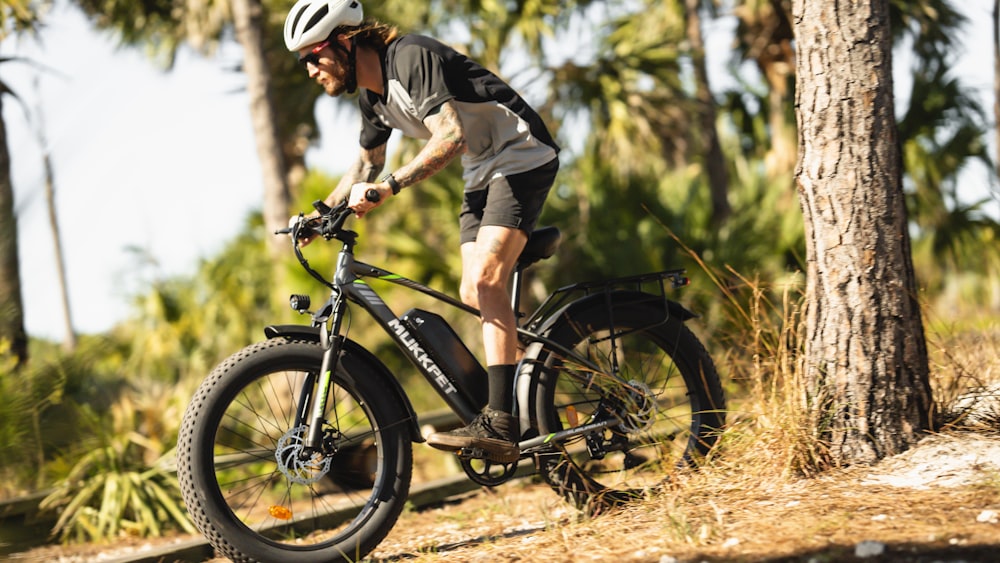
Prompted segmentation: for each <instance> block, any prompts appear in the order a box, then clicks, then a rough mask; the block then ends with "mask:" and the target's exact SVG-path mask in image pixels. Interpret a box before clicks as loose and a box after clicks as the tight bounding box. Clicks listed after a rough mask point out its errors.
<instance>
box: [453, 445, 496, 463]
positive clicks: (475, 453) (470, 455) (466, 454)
mask: <svg viewBox="0 0 1000 563" xmlns="http://www.w3.org/2000/svg"><path fill="white" fill-rule="evenodd" d="M455 455H457V456H458V459H460V460H462V461H468V460H470V459H487V455H488V454H487V453H486V450H484V449H482V448H462V449H460V450H458V451H456V452H455Z"/></svg>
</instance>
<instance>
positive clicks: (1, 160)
mask: <svg viewBox="0 0 1000 563" xmlns="http://www.w3.org/2000/svg"><path fill="white" fill-rule="evenodd" d="M3 94H4V93H3V92H2V91H0V339H3V340H7V341H8V342H10V350H11V352H12V353H13V354H14V357H16V358H17V360H18V364H19V365H20V364H23V363H24V362H26V361H27V360H28V335H27V333H26V332H25V331H24V302H23V301H22V299H21V270H20V262H19V259H18V254H17V215H16V214H15V213H14V185H13V182H12V181H11V177H10V152H9V151H8V150H7V125H6V124H5V123H4V121H3Z"/></svg>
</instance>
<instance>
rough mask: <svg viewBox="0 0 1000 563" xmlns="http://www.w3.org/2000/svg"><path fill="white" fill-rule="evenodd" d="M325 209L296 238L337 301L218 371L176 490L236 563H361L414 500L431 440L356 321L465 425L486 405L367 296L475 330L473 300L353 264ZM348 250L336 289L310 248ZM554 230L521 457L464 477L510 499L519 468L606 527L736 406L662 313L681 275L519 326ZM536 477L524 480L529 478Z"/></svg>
mask: <svg viewBox="0 0 1000 563" xmlns="http://www.w3.org/2000/svg"><path fill="white" fill-rule="evenodd" d="M314 207H316V209H317V210H318V211H319V216H318V217H314V218H306V217H304V216H302V215H300V216H299V218H298V220H297V221H295V222H294V224H293V225H292V226H290V227H289V229H285V230H283V231H281V232H282V233H285V234H290V235H291V240H292V247H293V250H294V252H295V255H296V257H297V258H298V260H299V262H300V264H301V265H302V267H303V268H304V269H305V270H306V271H307V272H309V274H310V275H311V276H312V277H313V278H315V279H316V280H317V281H319V282H320V283H322V284H323V285H324V286H326V287H327V288H329V290H330V297H329V299H327V301H326V302H325V303H324V304H323V305H322V306H320V307H318V308H317V309H316V310H315V311H309V308H310V303H309V299H308V298H307V297H306V296H302V295H293V296H292V298H291V300H290V304H291V306H292V308H293V309H295V310H297V311H299V312H300V313H303V314H309V315H310V317H311V323H310V324H309V325H273V326H268V327H265V329H264V333H265V336H266V339H265V340H263V341H261V342H258V343H256V344H252V345H250V346H247V347H246V348H244V349H242V350H240V351H238V352H236V353H235V354H233V355H232V356H230V357H229V358H228V359H226V360H224V361H223V362H222V363H221V364H219V365H218V366H217V367H216V368H215V369H214V370H213V371H212V372H211V373H210V374H209V375H208V376H207V377H206V378H205V380H204V381H203V382H202V383H201V385H200V387H199V388H198V390H197V391H196V393H195V395H194V397H193V398H192V400H191V402H190V404H189V405H188V407H187V410H186V411H185V414H184V418H183V421H182V424H181V429H180V433H179V437H178V447H177V474H178V479H179V482H180V486H181V491H182V495H183V498H184V501H185V504H186V506H187V509H188V512H189V513H190V515H191V517H192V519H193V521H194V523H195V525H196V526H197V528H198V529H199V530H200V531H201V532H202V533H203V534H204V535H205V537H206V538H207V539H208V540H209V542H210V543H211V544H212V545H213V546H214V547H215V548H216V549H217V550H218V551H219V552H220V553H222V554H223V555H225V556H226V557H229V558H230V559H232V560H233V561H237V562H239V561H262V562H267V563H271V562H283V563H284V562H287V563H313V562H320V561H322V562H329V561H356V560H359V559H361V558H363V557H364V556H365V555H366V554H368V553H370V552H371V551H372V550H374V549H375V548H376V546H377V545H378V544H379V542H381V541H382V540H383V539H384V538H385V537H386V535H388V533H389V531H390V529H391V528H392V527H393V525H394V524H395V523H396V520H397V519H398V517H399V515H400V513H401V511H402V510H403V508H404V505H405V503H406V500H407V495H408V493H409V488H410V482H411V474H412V469H413V468H412V465H413V450H412V447H413V444H414V443H421V442H423V441H424V439H423V437H422V435H421V432H420V428H419V426H418V422H417V415H416V413H415V412H414V409H413V406H412V405H411V403H410V400H409V398H408V396H407V393H406V390H405V389H404V388H403V386H402V385H401V383H400V382H399V380H398V379H397V378H396V376H395V375H394V374H393V373H392V372H390V370H389V369H388V368H387V367H386V366H385V364H384V363H382V362H381V361H380V360H379V359H378V358H377V357H376V356H375V355H374V354H372V353H371V352H369V351H368V350H366V349H365V348H364V347H362V346H361V345H360V344H358V343H357V342H355V341H353V340H351V339H350V338H349V337H348V336H347V332H348V330H347V329H348V328H349V322H348V321H347V320H345V319H347V317H348V315H349V312H350V311H351V310H353V308H358V307H359V308H361V309H363V310H364V311H365V312H366V313H368V314H369V315H370V316H371V317H372V318H373V319H374V320H375V321H376V323H377V324H379V325H380V326H381V327H382V328H383V329H384V330H385V332H386V333H387V335H388V336H389V337H390V338H391V339H392V340H393V341H395V343H396V344H397V345H398V346H399V348H400V349H401V350H402V351H403V354H404V355H405V356H406V357H407V358H408V359H409V360H410V362H411V363H412V364H413V365H414V366H415V367H416V368H417V370H418V371H419V372H420V373H421V374H423V376H424V377H425V378H426V380H427V381H428V382H429V384H430V385H431V386H432V387H433V388H434V390H435V391H436V392H437V393H438V394H439V395H440V396H441V398H442V399H444V402H445V403H446V404H447V405H448V406H449V407H450V409H451V410H453V411H454V412H455V414H456V415H458V417H459V419H461V420H462V422H463V423H466V424H467V423H469V422H470V421H472V419H473V418H475V416H476V415H477V414H478V413H479V411H480V410H481V409H482V407H483V406H485V404H486V402H487V378H486V373H485V370H484V369H483V367H482V366H481V365H480V364H479V363H478V361H477V360H476V358H475V357H474V356H473V355H472V354H471V353H470V352H469V350H468V348H467V347H466V346H465V345H464V343H463V342H462V341H461V339H460V338H459V337H458V336H457V335H456V334H455V332H454V331H453V330H452V329H451V327H450V326H448V324H447V323H446V322H445V321H444V320H443V319H442V318H441V317H440V316H438V315H436V314H435V313H433V312H430V311H425V310H422V309H417V308H414V309H411V310H409V311H407V312H406V313H404V314H403V315H396V314H395V313H394V312H392V310H390V308H389V307H388V306H387V305H386V303H385V302H384V301H383V300H382V298H381V297H379V295H378V293H377V292H376V291H375V289H373V288H372V287H371V286H370V285H369V283H368V281H367V280H369V279H378V280H384V281H386V282H390V283H394V284H398V285H401V286H404V287H406V288H409V289H412V290H415V291H418V292H420V293H423V294H425V295H428V296H431V297H433V298H434V299H436V300H437V301H440V302H442V303H443V304H447V305H449V306H451V307H455V308H457V309H459V310H462V311H465V312H466V313H469V314H472V315H476V316H478V314H479V312H478V311H477V310H476V309H474V308H472V307H469V306H467V305H465V304H464V303H462V302H461V301H459V300H457V299H455V298H453V297H451V296H449V295H446V294H444V293H441V292H439V291H436V290H434V289H431V288H429V287H427V286H424V285H422V284H420V283H418V282H415V281H412V280H410V279H407V278H405V277H402V276H399V275H397V274H394V273H392V272H389V271H387V270H384V269H382V268H379V267H376V266H371V265H369V264H365V263H363V262H360V261H358V260H355V255H354V249H355V245H356V243H357V238H358V234H357V233H356V232H354V231H351V230H348V229H346V228H344V223H345V221H346V220H347V218H348V217H349V216H350V215H351V214H352V211H351V210H350V209H348V208H346V205H344V204H341V205H339V206H337V207H336V208H330V207H328V206H326V205H325V204H323V203H322V202H316V203H315V204H314ZM306 234H312V235H319V236H322V237H323V238H324V239H326V240H328V241H329V240H337V241H340V242H341V243H342V244H343V247H342V249H341V250H340V252H339V254H338V257H337V263H336V268H335V272H334V275H333V277H332V279H329V280H328V279H326V278H324V277H323V276H322V275H321V274H320V273H318V272H317V271H315V270H314V269H313V268H312V267H311V266H310V265H309V263H308V261H307V260H306V259H305V257H304V256H303V254H302V251H301V245H300V244H299V239H300V238H301V237H303V236H305V235H306ZM559 238H560V234H559V231H558V229H556V228H554V227H545V228H542V229H539V230H537V231H535V232H534V233H532V235H531V236H530V238H529V242H528V244H527V245H526V247H525V250H524V252H523V253H522V255H521V257H520V258H519V261H518V263H517V266H516V268H515V272H514V274H513V279H512V283H511V286H512V290H511V296H512V303H513V306H514V310H515V312H517V316H518V318H519V323H518V324H519V327H518V335H519V339H520V342H521V345H522V346H523V347H524V354H523V359H522V360H521V361H520V363H519V364H518V369H517V378H516V383H515V402H516V406H515V408H514V411H515V412H514V413H513V414H514V415H515V416H517V417H518V419H519V421H520V428H521V440H520V442H519V449H520V459H519V460H518V461H517V462H514V463H506V464H504V463H494V462H491V461H489V460H488V459H485V458H486V457H488V456H487V455H486V454H485V452H482V451H475V450H471V451H469V450H462V451H457V452H455V453H456V454H457V456H458V460H459V463H460V464H461V467H462V469H463V470H464V471H465V473H466V475H467V476H468V477H469V478H470V479H472V480H473V481H475V482H476V483H478V484H481V485H484V486H497V485H500V484H502V483H504V482H506V481H508V480H510V479H513V478H515V477H516V476H517V475H516V473H517V471H516V470H517V466H518V463H519V462H520V461H525V460H530V461H531V462H532V463H533V464H534V471H535V472H536V473H537V474H538V475H539V476H540V477H541V478H542V479H543V480H544V481H545V482H546V483H547V484H549V485H550V486H551V487H552V488H553V490H554V491H556V492H557V493H558V494H560V495H561V496H562V497H564V498H565V499H566V500H567V501H569V502H570V503H572V504H574V505H575V506H577V507H579V508H580V509H582V510H586V511H588V512H590V513H595V514H596V513H599V512H601V511H604V510H607V509H609V508H611V507H614V506H618V505H620V504H622V503H626V502H629V501H630V500H633V499H636V498H640V497H642V496H643V495H645V494H647V493H648V492H649V491H651V490H655V489H656V488H658V487H660V486H662V485H663V484H664V482H665V481H666V479H667V475H668V474H669V473H670V471H671V469H672V468H674V467H678V466H684V465H690V464H691V463H693V461H694V460H695V458H696V457H697V456H700V455H704V454H706V453H707V452H708V451H709V450H710V449H711V447H712V446H713V445H714V443H715V442H716V440H717V438H718V435H719V431H720V429H721V428H722V426H723V424H724V421H725V414H724V413H725V397H724V395H723V391H722V385H721V383H720V381H719V376H718V373H717V372H716V368H715V365H714V364H713V362H712V359H711V358H710V357H709V354H708V352H707V351H706V350H705V347H704V346H703V345H702V344H701V342H700V341H699V340H698V338H697V337H696V336H695V335H694V334H693V333H692V332H691V330H690V329H689V328H688V327H687V326H686V325H685V321H687V320H689V319H691V318H693V317H694V314H693V313H691V312H690V311H688V310H687V309H685V308H684V307H683V306H682V305H680V304H679V303H677V302H675V301H673V300H670V299H669V298H668V297H667V290H668V289H677V288H679V287H682V286H684V285H687V283H688V280H687V278H685V277H684V271H683V270H669V271H662V272H655V273H648V274H643V275H638V276H631V277H621V278H616V279H612V280H607V281H600V282H592V283H577V284H573V285H569V286H566V287H563V288H560V289H558V290H556V291H555V292H553V293H552V294H551V295H549V297H548V298H547V299H545V300H544V301H543V302H542V303H541V305H540V306H539V307H538V308H537V310H536V311H535V312H534V313H532V314H530V315H523V314H520V313H519V301H520V296H521V285H522V275H523V272H524V270H525V269H526V268H527V267H528V266H530V265H532V264H534V263H535V262H538V261H540V260H544V259H546V258H549V257H551V256H552V255H554V254H555V252H556V250H557V248H558V244H559ZM522 473H523V472H522Z"/></svg>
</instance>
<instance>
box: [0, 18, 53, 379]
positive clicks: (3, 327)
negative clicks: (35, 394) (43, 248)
mask: <svg viewBox="0 0 1000 563" xmlns="http://www.w3.org/2000/svg"><path fill="white" fill-rule="evenodd" d="M48 6H49V2H47V1H46V2H33V1H31V0H7V1H5V2H3V3H0V40H3V39H5V38H7V36H9V35H12V34H18V35H20V34H33V33H35V31H36V29H37V28H38V25H39V17H40V14H41V13H42V12H44V11H45V10H46V9H47V8H48ZM10 61H11V59H9V58H0V64H4V63H9V62H10ZM8 95H9V96H11V97H12V98H14V99H16V98H17V96H16V95H15V94H14V92H13V91H11V90H10V88H9V87H8V86H7V84H6V83H4V82H3V80H0V340H8V341H9V342H10V347H11V352H12V353H13V354H14V356H15V357H16V358H17V360H18V364H19V365H21V364H23V363H24V362H26V361H27V360H28V335H27V333H26V332H25V330H24V303H23V301H22V298H21V270H20V260H19V258H18V253H17V215H16V213H15V211H14V185H13V182H12V180H11V175H10V151H9V150H8V148H7V126H6V124H5V123H4V121H3V101H4V97H5V96H8Z"/></svg>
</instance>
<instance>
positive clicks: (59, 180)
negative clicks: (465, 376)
mask: <svg viewBox="0 0 1000 563" xmlns="http://www.w3.org/2000/svg"><path fill="white" fill-rule="evenodd" d="M956 5H960V6H962V7H963V8H964V9H965V10H966V11H967V14H968V15H969V16H970V19H971V26H970V28H969V34H968V36H967V39H966V41H967V45H968V46H969V50H970V52H972V53H979V55H978V56H974V55H969V56H965V57H962V58H961V59H960V61H959V62H958V64H957V65H956V67H955V70H956V72H957V73H959V74H960V75H961V76H963V78H964V79H965V80H966V83H967V85H968V86H971V87H973V88H974V89H976V91H977V92H978V93H979V94H980V96H981V99H982V100H983V102H984V107H985V108H987V110H991V108H992V101H993V98H992V94H991V89H992V80H993V77H992V61H991V58H990V55H989V53H990V51H991V41H992V39H991V34H990V29H989V24H990V9H991V2H990V1H989V0H962V1H961V2H956ZM46 23H47V25H46V27H45V28H44V29H43V31H42V34H41V37H42V45H39V44H38V43H37V42H35V41H34V40H32V39H26V38H22V39H20V40H14V39H8V40H6V41H4V42H2V43H0V56H5V57H10V56H21V57H26V58H29V59H31V60H34V61H38V62H40V63H42V64H44V65H45V66H47V67H49V68H51V69H53V70H54V71H56V72H57V73H58V75H57V74H54V73H48V74H42V75H41V78H40V90H36V89H35V86H34V77H35V76H38V73H37V72H36V71H35V70H34V69H32V68H30V67H29V66H28V65H25V64H22V63H14V62H8V63H4V64H3V65H2V67H0V68H2V77H3V81H4V82H6V83H7V84H8V85H9V86H11V88H12V89H13V90H14V91H15V92H16V93H17V94H18V96H19V98H20V99H21V101H22V102H24V103H25V104H26V105H28V108H29V110H30V112H31V113H32V114H34V113H35V111H36V109H37V107H38V106H39V105H41V107H42V111H43V112H44V114H43V116H44V120H45V124H46V132H45V134H46V136H47V137H48V141H49V150H50V151H51V154H52V160H53V163H54V169H55V181H56V190H57V193H56V197H57V212H58V214H59V221H60V228H61V230H62V239H63V246H64V252H65V255H66V258H67V264H66V268H67V273H68V276H69V282H70V286H71V289H70V302H71V306H72V311H73V321H74V325H75V326H76V329H77V331H78V332H99V331H104V330H107V329H108V328H110V327H111V326H112V325H113V324H114V323H115V322H116V321H118V320H120V319H122V318H123V317H124V316H125V315H126V314H127V313H128V311H129V303H128V299H129V295H130V293H131V292H134V291H136V290H138V289H141V283H140V280H141V279H148V277H149V276H148V274H149V272H148V270H146V271H144V270H142V269H141V268H140V264H139V263H137V261H136V259H135V257H134V256H133V255H132V254H130V253H129V252H127V251H126V250H125V248H126V247H128V246H138V247H141V248H144V249H145V250H146V251H148V253H149V254H150V255H151V256H153V257H154V258H155V259H156V260H157V262H158V263H159V268H160V270H159V272H160V273H164V274H179V273H190V272H192V271H193V270H194V268H195V267H196V264H197V260H198V258H201V257H208V256H211V255H212V254H213V253H214V252H215V251H216V250H217V249H219V248H220V246H221V244H222V243H224V242H225V241H227V240H229V239H231V238H232V237H233V236H234V235H235V234H236V233H237V232H238V231H239V230H240V228H241V227H242V225H243V222H244V220H245V218H246V216H247V214H248V213H249V212H250V210H252V209H255V208H258V207H259V206H260V202H261V197H262V191H261V182H260V173H259V166H258V163H257V158H256V151H255V148H254V141H253V134H252V131H251V126H250V118H249V109H248V105H247V98H246V95H245V93H244V92H243V91H242V90H243V85H244V79H243V77H242V76H241V75H239V74H237V73H234V72H232V71H230V70H226V69H228V68H232V67H233V66H234V63H235V62H237V61H238V60H239V52H238V48H237V47H236V46H234V45H228V46H226V47H225V48H224V49H223V51H222V53H221V54H220V56H219V57H217V58H215V59H211V60H206V59H203V58H200V57H198V56H196V55H191V54H188V53H181V55H180V57H179V59H178V62H177V65H176V67H175V69H174V70H173V71H172V72H170V73H163V72H162V71H160V70H158V69H156V68H154V66H153V65H152V64H151V63H150V61H149V60H148V59H147V58H145V57H144V56H143V55H142V54H141V53H139V52H137V51H134V50H121V49H117V48H116V47H115V41H114V40H113V39H111V38H110V37H109V36H107V35H102V34H98V33H97V32H95V31H92V30H91V27H90V25H89V24H88V23H87V22H86V20H85V19H84V18H83V16H82V15H80V13H79V12H78V10H76V9H75V8H67V7H65V5H63V4H61V3H60V7H58V8H57V9H56V10H55V11H54V12H53V13H51V14H50V15H49V17H48V18H47V19H46ZM712 25H713V28H714V29H717V30H723V31H724V30H725V28H726V27H727V26H726V25H725V24H723V23H720V22H716V23H714V24H712ZM716 35H720V36H723V38H722V40H719V41H716V42H714V43H712V44H711V45H710V52H709V62H710V63H711V64H713V65H714V66H716V67H721V66H722V65H724V64H725V63H726V62H727V58H728V55H729V54H728V51H727V49H728V41H729V39H728V37H724V34H723V33H721V32H720V33H718V34H716ZM901 67H902V68H901ZM896 70H897V71H898V72H897V90H900V91H902V89H901V88H900V86H901V85H900V84H899V82H900V81H901V80H904V79H905V70H906V69H905V67H903V65H901V64H900V63H899V61H897V63H896ZM720 76H721V75H720ZM714 86H717V84H716V85H714ZM39 92H40V97H39ZM39 99H40V100H41V101H40V102H39ZM331 108H332V104H329V103H325V104H321V105H320V108H319V113H318V118H319V119H320V120H321V122H323V123H329V122H330V121H331V120H333V119H334V112H333V110H332V109H331ZM3 117H4V121H5V123H6V125H7V140H8V145H9V148H10V152H11V166H12V174H13V182H14V190H15V205H16V208H17V213H18V221H19V223H18V235H19V243H20V244H19V246H20V260H21V276H22V292H23V299H24V305H25V324H26V328H27V331H28V333H29V334H31V335H32V336H38V337H46V338H52V339H56V340H59V339H61V338H62V337H63V336H64V335H63V328H62V317H61V309H60V307H61V305H60V302H59V293H58V285H57V280H56V270H55V266H54V265H53V260H54V258H53V256H54V253H53V244H52V238H51V235H50V231H49V227H48V218H47V210H46V205H45V198H44V192H43V190H44V176H43V172H42V165H41V153H40V147H39V145H38V143H37V141H36V140H35V135H34V133H33V132H32V129H30V127H29V124H28V123H27V121H26V118H25V113H24V109H23V108H22V106H21V105H20V104H19V103H18V102H16V101H15V100H13V99H12V98H10V97H9V96H8V97H5V98H4V100H3ZM344 117H346V116H341V119H342V120H343V118H344ZM345 128H346V130H348V131H350V134H345V135H344V136H343V143H342V145H338V144H336V143H333V144H334V145H335V146H333V147H331V146H329V143H330V140H329V138H328V139H327V141H326V142H327V143H328V145H327V146H321V147H319V148H318V150H313V151H311V152H310V155H309V161H310V165H313V166H318V167H321V168H322V169H324V170H326V171H329V172H330V173H334V174H336V173H339V172H341V171H342V170H343V169H344V168H345V167H346V166H347V164H349V163H350V162H351V160H352V159H353V158H354V157H355V153H354V150H353V147H354V146H355V144H356V133H355V132H354V131H356V125H354V123H353V117H352V118H351V121H350V122H348V123H347V124H346V125H345V124H344V123H343V122H341V123H340V124H339V129H340V130H341V131H343V130H345ZM991 143H992V140H991ZM340 147H343V148H344V149H345V150H341V148H340ZM968 192H969V193H971V194H975V195H976V196H978V197H984V196H985V195H986V194H987V193H988V187H987V186H986V185H985V180H975V179H974V180H973V181H972V185H970V186H969V188H968ZM994 215H995V216H996V215H997V214H996V213H994Z"/></svg>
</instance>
